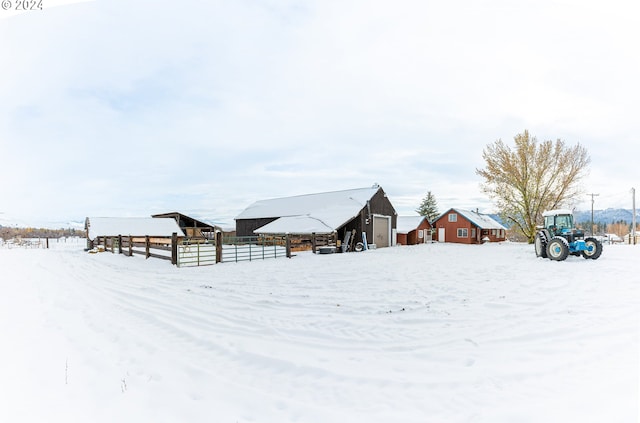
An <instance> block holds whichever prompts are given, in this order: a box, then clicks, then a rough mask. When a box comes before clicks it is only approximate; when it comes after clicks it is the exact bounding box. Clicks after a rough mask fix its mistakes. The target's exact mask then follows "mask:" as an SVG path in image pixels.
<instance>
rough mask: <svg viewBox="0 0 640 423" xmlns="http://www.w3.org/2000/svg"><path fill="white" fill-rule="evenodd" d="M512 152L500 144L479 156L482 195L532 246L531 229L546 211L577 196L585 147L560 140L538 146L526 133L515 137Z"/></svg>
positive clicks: (585, 162)
mask: <svg viewBox="0 0 640 423" xmlns="http://www.w3.org/2000/svg"><path fill="white" fill-rule="evenodd" d="M514 141H515V148H514V149H513V150H512V149H511V147H509V146H508V145H506V144H505V143H504V142H502V140H497V141H496V142H494V143H493V144H489V145H488V146H487V147H486V148H485V149H484V150H483V152H482V157H483V158H484V160H485V162H486V168H485V169H476V173H477V174H478V175H480V176H482V177H483V178H484V182H483V183H482V184H481V187H482V190H483V191H484V192H485V193H486V194H487V195H489V197H491V198H492V199H493V200H494V201H495V203H496V206H497V207H498V209H499V210H500V214H501V215H502V217H503V218H504V219H506V220H507V221H510V222H512V223H513V226H514V227H515V229H516V230H517V231H518V232H521V233H522V234H523V235H524V236H525V237H526V239H527V240H528V241H529V242H530V243H532V242H533V240H534V238H535V235H536V224H537V222H541V220H542V213H543V212H544V211H545V210H551V209H556V208H560V207H567V206H569V203H570V201H571V200H572V199H575V198H577V197H578V196H579V195H580V194H581V193H582V189H581V187H580V182H581V180H582V178H583V177H584V176H585V175H586V173H587V171H588V167H587V166H588V165H589V163H590V161H591V159H590V158H589V154H588V152H587V150H586V148H585V147H583V146H581V145H580V144H577V145H575V146H567V145H566V144H565V142H564V141H562V140H560V139H557V140H556V141H555V142H554V141H543V142H541V143H539V142H538V140H537V139H536V138H535V137H532V136H530V135H529V131H527V130H525V131H524V133H522V134H518V135H516V136H515V137H514Z"/></svg>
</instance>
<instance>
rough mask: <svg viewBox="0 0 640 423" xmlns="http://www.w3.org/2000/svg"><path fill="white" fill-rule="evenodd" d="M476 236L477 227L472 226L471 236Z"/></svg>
mask: <svg viewBox="0 0 640 423" xmlns="http://www.w3.org/2000/svg"><path fill="white" fill-rule="evenodd" d="M475 237H476V228H471V238H475Z"/></svg>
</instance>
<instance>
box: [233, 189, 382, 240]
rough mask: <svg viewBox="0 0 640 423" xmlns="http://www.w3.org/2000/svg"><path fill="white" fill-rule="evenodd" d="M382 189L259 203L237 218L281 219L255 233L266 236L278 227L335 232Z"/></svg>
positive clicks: (295, 197) (337, 192) (354, 190)
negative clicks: (265, 234)
mask: <svg viewBox="0 0 640 423" xmlns="http://www.w3.org/2000/svg"><path fill="white" fill-rule="evenodd" d="M380 189H381V188H380V187H379V186H377V185H374V186H373V187H368V188H357V189H350V190H343V191H333V192H324V193H318V194H306V195H298V196H293V197H283V198H273V199H270V200H260V201H256V202H255V203H253V204H251V205H250V206H249V207H247V208H246V209H245V210H244V211H243V212H242V213H240V214H239V215H238V216H236V218H235V219H236V220H241V219H260V218H279V219H278V220H277V221H274V222H271V223H269V224H268V225H265V226H263V227H262V228H259V229H258V230H256V231H255V232H259V233H267V232H264V230H269V231H274V230H275V228H278V232H277V233H312V232H316V233H327V231H328V230H329V232H332V231H334V230H336V229H338V228H340V227H341V226H342V225H344V224H345V223H347V222H349V221H350V220H351V219H353V218H354V217H356V216H357V215H358V213H360V211H361V210H362V209H363V208H364V207H366V205H367V201H369V200H371V198H372V197H373V196H374V195H375V194H376V192H378V190H380ZM294 217H295V219H293V218H294ZM284 218H287V219H284ZM305 228H306V229H305ZM302 229H305V230H304V232H301V231H302ZM311 229H313V230H311ZM269 233H276V232H269Z"/></svg>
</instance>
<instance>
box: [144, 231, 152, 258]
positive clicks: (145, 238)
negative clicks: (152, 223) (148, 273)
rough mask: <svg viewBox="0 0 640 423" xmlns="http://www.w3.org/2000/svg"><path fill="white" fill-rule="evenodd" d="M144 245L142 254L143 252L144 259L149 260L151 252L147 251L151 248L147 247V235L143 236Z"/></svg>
mask: <svg viewBox="0 0 640 423" xmlns="http://www.w3.org/2000/svg"><path fill="white" fill-rule="evenodd" d="M144 244H145V245H144V247H145V248H144V252H145V255H146V258H149V257H151V252H150V251H149V250H150V248H151V247H150V245H149V235H145V237H144Z"/></svg>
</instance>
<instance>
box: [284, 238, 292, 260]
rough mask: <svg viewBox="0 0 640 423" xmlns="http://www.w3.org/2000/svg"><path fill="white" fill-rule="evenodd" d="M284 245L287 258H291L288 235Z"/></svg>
mask: <svg viewBox="0 0 640 423" xmlns="http://www.w3.org/2000/svg"><path fill="white" fill-rule="evenodd" d="M285 245H286V251H287V258H291V238H289V234H287V235H286V236H285Z"/></svg>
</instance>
